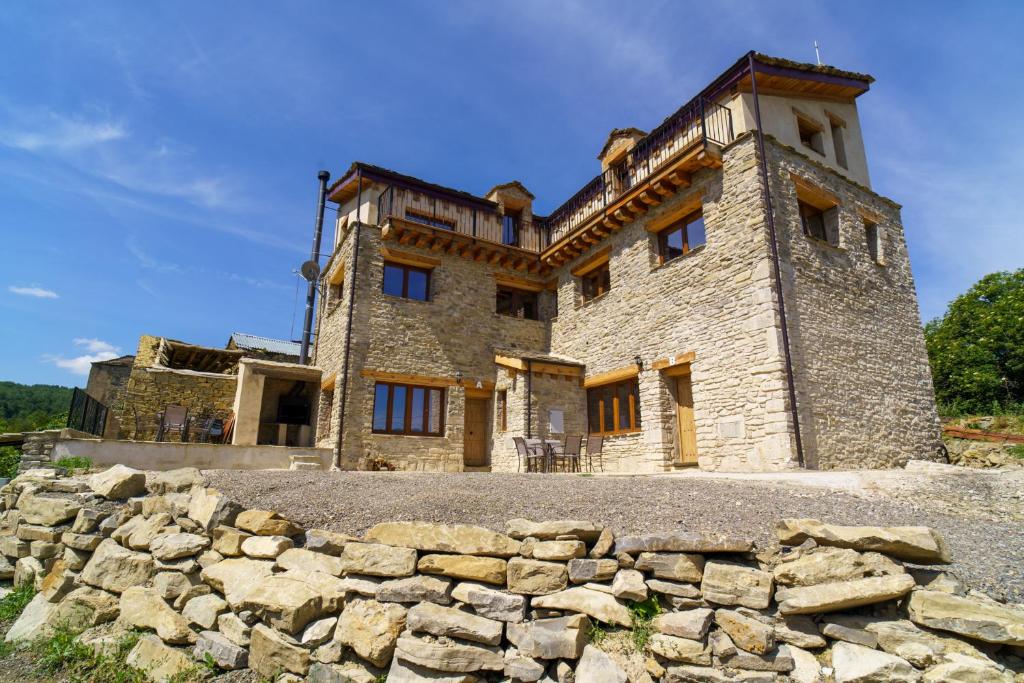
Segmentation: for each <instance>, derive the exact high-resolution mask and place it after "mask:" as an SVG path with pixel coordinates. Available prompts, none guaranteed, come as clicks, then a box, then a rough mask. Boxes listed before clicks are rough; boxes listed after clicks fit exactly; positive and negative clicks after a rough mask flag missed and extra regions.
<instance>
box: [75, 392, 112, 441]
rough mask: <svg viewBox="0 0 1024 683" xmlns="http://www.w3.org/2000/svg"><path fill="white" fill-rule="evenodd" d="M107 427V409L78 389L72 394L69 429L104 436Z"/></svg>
mask: <svg viewBox="0 0 1024 683" xmlns="http://www.w3.org/2000/svg"><path fill="white" fill-rule="evenodd" d="M106 426H107V407H106V406H105V405H103V404H102V403H100V402H99V401H97V400H96V399H94V398H93V397H92V396H90V395H89V394H87V393H85V392H84V391H82V390H81V389H79V388H78V387H75V390H74V391H72V392H71V406H70V407H69V408H68V429H77V430H78V431H80V432H85V433H87V434H95V435H96V436H103V430H104V428H105V427H106Z"/></svg>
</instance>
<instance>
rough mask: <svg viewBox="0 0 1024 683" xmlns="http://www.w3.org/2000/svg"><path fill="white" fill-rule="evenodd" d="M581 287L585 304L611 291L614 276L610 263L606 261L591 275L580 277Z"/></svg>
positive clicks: (591, 272) (590, 273)
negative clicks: (609, 266)
mask: <svg viewBox="0 0 1024 683" xmlns="http://www.w3.org/2000/svg"><path fill="white" fill-rule="evenodd" d="M580 285H581V288H582V290H583V301H584V302H587V301H592V300H594V299H596V298H597V297H599V296H601V295H602V294H604V293H605V292H607V291H608V290H609V289H611V288H612V274H611V270H610V269H609V268H608V262H607V261H605V262H604V263H602V264H601V265H599V266H597V267H596V268H594V269H593V270H592V271H590V272H589V273H586V274H585V275H582V276H580Z"/></svg>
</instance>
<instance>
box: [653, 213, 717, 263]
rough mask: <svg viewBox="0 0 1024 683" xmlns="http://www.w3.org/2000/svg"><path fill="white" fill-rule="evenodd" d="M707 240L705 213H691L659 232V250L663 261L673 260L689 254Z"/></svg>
mask: <svg viewBox="0 0 1024 683" xmlns="http://www.w3.org/2000/svg"><path fill="white" fill-rule="evenodd" d="M705 242H707V235H706V234H705V230H704V214H703V213H702V212H701V211H697V212H695V213H691V214H690V215H689V216H687V217H686V218H684V219H682V220H681V221H679V222H678V223H674V224H672V225H670V226H669V227H668V228H666V229H664V230H662V231H661V232H660V233H658V252H659V256H660V258H661V262H662V263H665V262H666V261H671V260H672V259H674V258H678V257H680V256H682V255H683V254H687V253H689V252H691V251H693V250H694V249H696V248H697V247H700V246H703V245H704V243H705Z"/></svg>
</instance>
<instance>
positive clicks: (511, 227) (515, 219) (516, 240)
mask: <svg viewBox="0 0 1024 683" xmlns="http://www.w3.org/2000/svg"><path fill="white" fill-rule="evenodd" d="M506 223H507V225H506ZM506 230H508V231H509V232H511V234H512V238H513V239H511V241H510V240H509V239H507V238H506V234H505V231H506ZM522 240H523V210H522V209H511V208H507V209H505V211H504V213H503V214H502V216H501V243H502V244H504V245H507V246H510V247H518V246H519V245H520V243H521V242H522Z"/></svg>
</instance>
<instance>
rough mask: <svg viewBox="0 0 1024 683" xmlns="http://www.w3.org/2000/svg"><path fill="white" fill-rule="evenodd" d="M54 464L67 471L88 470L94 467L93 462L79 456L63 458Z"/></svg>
mask: <svg viewBox="0 0 1024 683" xmlns="http://www.w3.org/2000/svg"><path fill="white" fill-rule="evenodd" d="M53 464H54V465H56V466H57V467H63V468H64V469H66V470H88V469H90V468H91V467H92V460H90V459H89V458H83V457H81V456H78V455H72V456H69V457H67V458H61V459H60V460H58V461H57V462H55V463H53Z"/></svg>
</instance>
